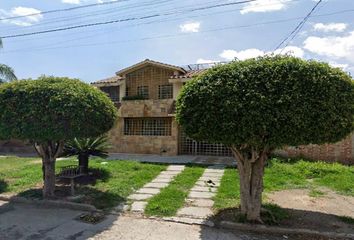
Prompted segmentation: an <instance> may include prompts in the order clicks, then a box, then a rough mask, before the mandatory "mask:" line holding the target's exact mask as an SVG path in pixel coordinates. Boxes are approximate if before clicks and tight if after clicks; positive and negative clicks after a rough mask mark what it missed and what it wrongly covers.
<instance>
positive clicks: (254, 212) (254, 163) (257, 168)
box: [231, 147, 269, 223]
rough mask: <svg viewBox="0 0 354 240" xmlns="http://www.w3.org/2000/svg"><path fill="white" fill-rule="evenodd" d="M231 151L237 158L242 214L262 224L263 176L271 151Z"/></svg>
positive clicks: (240, 149)
mask: <svg viewBox="0 0 354 240" xmlns="http://www.w3.org/2000/svg"><path fill="white" fill-rule="evenodd" d="M231 149H232V152H233V154H234V156H235V158H236V161H237V169H238V171H239V176H240V194H241V196H240V197H241V213H242V214H244V215H245V216H246V219H247V220H248V221H250V222H258V223H262V220H261V208H262V192H263V175H264V166H265V163H266V161H267V159H268V157H269V151H267V150H265V149H263V150H260V151H257V150H256V149H254V148H251V149H248V150H246V149H243V148H236V147H232V148H231Z"/></svg>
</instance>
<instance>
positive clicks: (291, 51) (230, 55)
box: [219, 46, 305, 61]
mask: <svg viewBox="0 0 354 240" xmlns="http://www.w3.org/2000/svg"><path fill="white" fill-rule="evenodd" d="M272 53H274V54H284V55H285V54H288V55H292V56H295V57H300V58H303V57H304V54H305V52H304V50H303V49H301V48H299V47H296V46H287V47H285V48H283V49H278V50H276V51H275V52H265V51H263V50H260V49H257V48H249V49H245V50H241V51H236V50H231V49H228V50H224V51H222V53H220V55H219V56H220V57H222V58H224V59H226V60H228V61H231V60H234V59H238V60H245V59H249V58H255V57H260V56H264V55H267V54H272Z"/></svg>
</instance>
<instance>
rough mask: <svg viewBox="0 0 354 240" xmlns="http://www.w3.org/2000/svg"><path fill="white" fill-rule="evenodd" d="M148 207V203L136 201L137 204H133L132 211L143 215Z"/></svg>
mask: <svg viewBox="0 0 354 240" xmlns="http://www.w3.org/2000/svg"><path fill="white" fill-rule="evenodd" d="M146 205H147V202H143V201H136V202H133V204H132V206H131V209H130V210H131V211H132V212H141V213H143V212H144V209H145V207H146Z"/></svg>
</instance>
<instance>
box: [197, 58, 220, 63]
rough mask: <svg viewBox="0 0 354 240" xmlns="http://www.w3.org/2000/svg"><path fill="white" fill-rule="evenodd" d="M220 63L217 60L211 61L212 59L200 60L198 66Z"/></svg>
mask: <svg viewBox="0 0 354 240" xmlns="http://www.w3.org/2000/svg"><path fill="white" fill-rule="evenodd" d="M217 62H220V61H217V60H211V59H204V58H198V60H197V64H204V63H217Z"/></svg>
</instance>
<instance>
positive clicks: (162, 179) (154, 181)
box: [151, 178, 171, 183]
mask: <svg viewBox="0 0 354 240" xmlns="http://www.w3.org/2000/svg"><path fill="white" fill-rule="evenodd" d="M169 182H171V180H170V179H168V178H155V179H154V180H152V181H151V183H169Z"/></svg>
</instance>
